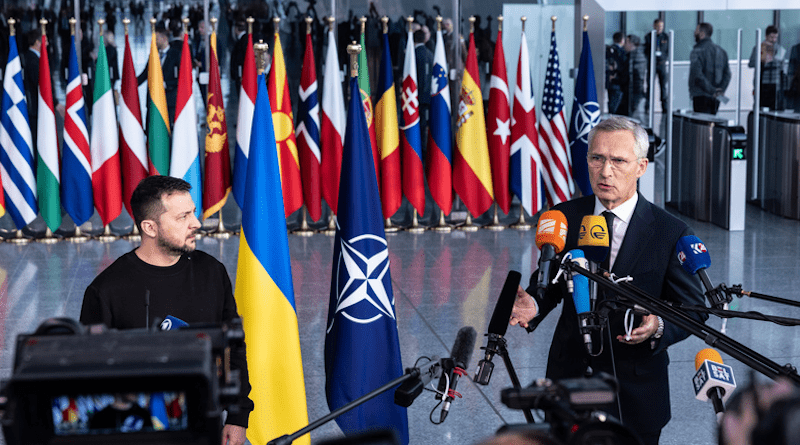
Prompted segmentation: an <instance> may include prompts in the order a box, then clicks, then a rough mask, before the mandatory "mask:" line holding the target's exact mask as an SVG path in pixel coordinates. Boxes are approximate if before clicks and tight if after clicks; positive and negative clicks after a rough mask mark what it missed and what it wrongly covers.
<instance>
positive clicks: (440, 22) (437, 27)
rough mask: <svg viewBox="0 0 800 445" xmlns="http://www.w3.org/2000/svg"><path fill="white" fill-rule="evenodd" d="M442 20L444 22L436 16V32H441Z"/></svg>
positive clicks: (440, 17)
mask: <svg viewBox="0 0 800 445" xmlns="http://www.w3.org/2000/svg"><path fill="white" fill-rule="evenodd" d="M442 20H444V19H443V18H442V16H440V15H437V16H436V30H437V31H441V30H442Z"/></svg>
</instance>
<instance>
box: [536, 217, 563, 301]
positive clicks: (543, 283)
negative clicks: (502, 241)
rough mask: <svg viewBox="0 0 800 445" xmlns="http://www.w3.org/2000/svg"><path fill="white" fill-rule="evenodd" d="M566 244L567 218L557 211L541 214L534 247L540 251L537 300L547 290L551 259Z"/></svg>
mask: <svg viewBox="0 0 800 445" xmlns="http://www.w3.org/2000/svg"><path fill="white" fill-rule="evenodd" d="M566 243H567V217H566V216H564V214H563V213H561V212H560V211H558V210H548V211H546V212H544V213H542V216H540V217H539V224H538V225H537V226H536V247H538V248H539V249H540V250H541V251H542V252H541V254H540V255H539V276H538V278H537V280H536V293H537V295H538V297H539V298H542V297H543V296H544V292H545V291H546V290H547V285H548V281H549V280H550V272H551V265H552V263H553V259H554V258H555V257H556V255H557V254H559V253H561V251H562V250H564V245H565V244H566Z"/></svg>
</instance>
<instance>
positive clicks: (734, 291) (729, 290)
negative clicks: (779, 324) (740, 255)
mask: <svg viewBox="0 0 800 445" xmlns="http://www.w3.org/2000/svg"><path fill="white" fill-rule="evenodd" d="M717 287H719V288H720V290H722V292H725V293H726V294H728V295H736V296H737V297H739V298H742V297H744V296H745V295H746V296H748V297H751V298H758V299H761V300H766V301H772V302H773V303H780V304H785V305H788V306H794V307H800V301H795V300H787V299H786V298H779V297H773V296H772V295H765V294H759V293H758V292H752V291H746V290H742V285H741V284H734V285H733V286H732V287H726V286H725V283H722V284H720V285H719V286H717Z"/></svg>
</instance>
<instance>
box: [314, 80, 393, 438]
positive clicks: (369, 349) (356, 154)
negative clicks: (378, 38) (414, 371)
mask: <svg viewBox="0 0 800 445" xmlns="http://www.w3.org/2000/svg"><path fill="white" fill-rule="evenodd" d="M350 91H351V92H352V93H353V94H351V95H350V108H349V113H348V116H347V130H346V132H345V140H344V153H343V157H342V181H341V184H340V188H339V213H338V214H337V227H336V237H335V238H334V250H333V268H332V273H331V298H330V306H329V309H328V328H327V335H326V337H325V376H326V383H325V393H326V395H327V399H328V407H329V408H330V410H331V411H333V410H335V409H338V408H340V407H342V406H343V405H345V404H347V403H348V402H351V401H353V400H355V399H357V398H359V397H361V396H363V395H364V394H366V393H368V392H370V391H372V390H374V389H377V388H379V387H380V386H382V385H384V384H386V383H387V382H389V381H391V380H393V379H395V378H398V377H400V376H401V375H402V374H403V365H402V363H401V359H400V341H399V338H398V334H397V317H396V314H395V306H394V295H393V293H392V278H391V273H390V271H389V251H388V246H387V243H386V235H385V233H384V230H383V220H382V218H381V202H380V193H379V192H378V180H377V177H376V175H375V169H374V167H373V163H372V162H371V160H372V157H371V146H370V139H369V133H368V130H367V123H366V119H365V118H364V108H363V106H362V103H361V101H360V97H359V95H358V94H355V93H356V92H357V91H358V83H357V79H356V78H351V79H350ZM336 422H337V423H338V425H339V427H340V428H341V429H342V431H343V432H344V433H345V434H356V433H359V432H363V431H366V430H370V429H376V428H391V429H393V430H394V431H396V432H397V434H398V436H399V437H400V438H401V442H402V443H403V444H408V416H407V413H406V409H405V408H403V407H400V406H399V405H396V404H395V403H394V391H387V392H385V393H383V394H381V395H379V396H377V397H375V398H373V399H371V400H370V401H368V402H366V403H365V404H363V405H360V406H358V407H356V408H354V409H352V410H350V411H348V412H346V413H344V414H342V415H341V416H339V417H338V418H337V419H336Z"/></svg>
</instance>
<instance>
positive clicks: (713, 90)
mask: <svg viewBox="0 0 800 445" xmlns="http://www.w3.org/2000/svg"><path fill="white" fill-rule="evenodd" d="M713 33H714V27H713V26H712V25H711V24H710V23H705V22H703V23H700V24H699V25H697V28H695V30H694V40H695V42H697V43H696V44H695V45H694V48H692V52H691V54H690V55H689V96H690V97H691V98H692V105H693V107H694V111H695V112H696V113H708V114H717V110H719V103H720V101H721V100H724V101H726V102H727V98H726V97H725V90H727V89H728V84H729V83H730V82H731V67H730V64H729V63H728V53H726V52H725V50H724V49H722V48H721V47H720V46H719V45H717V44H715V43H714V42H712V41H711V34H713Z"/></svg>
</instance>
